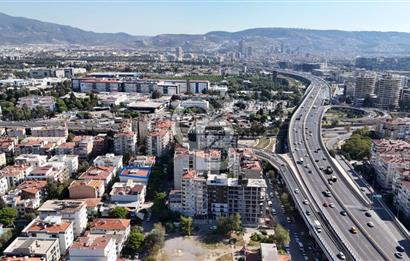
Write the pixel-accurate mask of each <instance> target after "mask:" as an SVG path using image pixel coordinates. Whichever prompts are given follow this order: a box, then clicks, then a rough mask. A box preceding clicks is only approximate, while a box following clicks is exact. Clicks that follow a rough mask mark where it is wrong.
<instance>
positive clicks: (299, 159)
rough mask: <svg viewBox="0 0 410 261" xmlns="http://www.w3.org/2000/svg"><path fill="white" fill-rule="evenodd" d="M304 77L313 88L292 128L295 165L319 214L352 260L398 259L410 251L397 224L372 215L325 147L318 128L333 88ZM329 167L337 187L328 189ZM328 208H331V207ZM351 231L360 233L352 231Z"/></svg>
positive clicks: (331, 186)
mask: <svg viewBox="0 0 410 261" xmlns="http://www.w3.org/2000/svg"><path fill="white" fill-rule="evenodd" d="M299 75H300V74H299ZM303 77H306V78H307V79H309V80H310V82H311V84H310V86H309V88H308V91H307V93H306V94H305V96H304V99H303V101H302V103H301V105H300V106H299V107H298V109H297V110H296V112H295V113H294V115H293V117H292V119H291V122H290V125H289V147H290V150H291V156H292V159H293V164H294V165H296V167H297V169H298V172H299V174H300V176H301V178H302V179H303V180H304V181H305V183H306V186H307V190H309V191H310V193H311V194H312V197H313V200H314V201H315V202H316V203H317V204H318V205H319V206H320V208H319V211H320V212H321V213H322V214H323V215H324V218H325V219H326V220H327V221H328V222H329V223H330V224H331V226H332V227H333V228H334V229H335V230H336V231H337V234H338V237H339V241H340V242H342V243H343V245H344V246H345V247H346V248H347V249H348V250H349V251H350V253H351V254H352V256H353V258H354V259H356V260H396V259H397V258H396V257H395V253H396V252H397V250H396V247H398V246H403V247H404V248H405V249H410V245H409V240H408V238H407V235H406V234H405V233H403V232H402V231H401V230H400V228H399V227H398V226H397V225H396V224H395V223H394V221H393V220H388V217H387V216H382V217H381V216H380V213H379V212H380V211H379V210H378V211H375V210H370V207H371V205H370V203H369V202H370V201H369V199H368V198H367V197H366V195H364V194H363V193H362V192H361V191H360V189H359V188H358V187H357V186H356V184H355V183H354V182H352V181H351V180H349V179H348V178H347V177H346V176H345V173H343V172H342V171H341V170H340V168H338V167H337V165H336V164H335V163H334V162H333V161H334V159H333V158H331V157H330V155H329V153H328V152H327V150H326V148H325V146H324V144H323V141H322V132H321V124H320V123H321V119H322V117H323V114H324V112H325V109H326V106H325V102H326V101H329V100H330V91H329V90H330V89H329V88H330V87H329V86H328V85H327V83H325V82H324V81H322V80H321V79H319V78H317V77H313V76H310V75H305V74H304V75H303ZM328 167H329V168H330V171H329V173H331V174H332V175H335V176H336V178H337V182H333V183H332V184H329V181H328V179H329V177H330V176H331V175H327V174H325V171H324V169H327V168H328ZM349 181H351V182H349ZM327 190H328V191H330V194H329V195H328V196H327V195H325V193H324V192H325V191H327ZM325 203H326V204H325ZM330 203H331V206H333V207H330V206H329V204H330ZM325 205H326V206H325ZM342 212H343V213H345V215H342ZM386 218H387V219H386ZM353 227H354V228H355V230H356V231H357V232H356V233H353V232H352V231H351V230H352V228H353ZM345 254H346V253H345ZM403 258H404V259H406V258H407V260H409V258H410V257H409V253H408V252H407V253H403Z"/></svg>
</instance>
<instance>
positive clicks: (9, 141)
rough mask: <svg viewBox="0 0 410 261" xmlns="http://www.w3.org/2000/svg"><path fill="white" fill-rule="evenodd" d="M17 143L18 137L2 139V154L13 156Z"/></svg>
mask: <svg viewBox="0 0 410 261" xmlns="http://www.w3.org/2000/svg"><path fill="white" fill-rule="evenodd" d="M17 143H18V139H17V138H16V137H8V136H6V137H0V153H5V154H6V155H7V156H13V155H14V151H15V147H16V145H17Z"/></svg>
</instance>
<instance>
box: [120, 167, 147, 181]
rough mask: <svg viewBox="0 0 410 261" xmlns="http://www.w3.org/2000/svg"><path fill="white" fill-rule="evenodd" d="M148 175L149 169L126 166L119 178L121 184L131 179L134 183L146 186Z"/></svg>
mask: <svg viewBox="0 0 410 261" xmlns="http://www.w3.org/2000/svg"><path fill="white" fill-rule="evenodd" d="M150 175H151V167H136V166H126V167H124V168H123V169H122V170H121V172H120V174H119V178H120V181H121V182H126V181H128V180H130V179H131V180H133V181H135V182H139V183H143V184H148V179H149V177H150Z"/></svg>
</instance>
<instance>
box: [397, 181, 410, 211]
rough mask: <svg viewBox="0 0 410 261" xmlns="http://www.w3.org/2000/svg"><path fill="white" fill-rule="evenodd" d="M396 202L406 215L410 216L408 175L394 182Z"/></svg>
mask: <svg viewBox="0 0 410 261" xmlns="http://www.w3.org/2000/svg"><path fill="white" fill-rule="evenodd" d="M393 190H394V199H393V201H394V204H395V205H396V206H397V207H398V208H399V209H400V211H402V213H404V215H405V216H406V217H408V218H410V180H409V178H408V176H407V177H406V178H400V179H398V180H397V181H396V182H395V183H394V188H393Z"/></svg>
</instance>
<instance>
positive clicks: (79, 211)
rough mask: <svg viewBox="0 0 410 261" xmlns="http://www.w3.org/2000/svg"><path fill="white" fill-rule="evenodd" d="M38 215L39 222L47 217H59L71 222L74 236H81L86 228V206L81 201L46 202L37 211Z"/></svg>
mask: <svg viewBox="0 0 410 261" xmlns="http://www.w3.org/2000/svg"><path fill="white" fill-rule="evenodd" d="M38 213H39V217H40V219H41V220H45V219H46V218H47V217H49V216H61V217H62V218H63V219H66V220H69V221H71V222H73V227H74V236H79V235H81V234H82V233H83V232H84V230H85V228H86V227H87V206H86V203H85V202H83V201H76V200H47V201H46V202H44V204H43V205H42V206H41V207H40V208H39V209H38Z"/></svg>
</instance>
